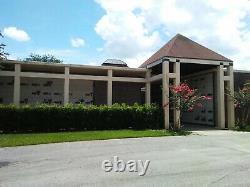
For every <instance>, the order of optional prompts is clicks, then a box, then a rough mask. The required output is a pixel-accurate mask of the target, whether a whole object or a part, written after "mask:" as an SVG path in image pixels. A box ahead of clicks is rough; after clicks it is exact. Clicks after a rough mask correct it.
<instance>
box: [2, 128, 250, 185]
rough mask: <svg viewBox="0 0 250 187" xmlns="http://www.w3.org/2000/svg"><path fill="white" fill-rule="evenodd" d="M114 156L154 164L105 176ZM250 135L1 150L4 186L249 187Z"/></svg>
mask: <svg viewBox="0 0 250 187" xmlns="http://www.w3.org/2000/svg"><path fill="white" fill-rule="evenodd" d="M114 156H118V157H119V159H121V160H124V161H128V160H143V161H145V160H150V164H149V167H148V170H147V173H146V175H145V176H139V175H138V173H135V172H128V171H125V172H123V173H119V172H114V171H111V172H105V171H104V170H103V169H102V161H103V160H107V159H108V160H111V161H112V160H113V157H114ZM249 176H250V133H243V132H233V131H221V130H207V131H197V132H195V133H194V134H193V135H189V136H178V137H159V138H139V139H122V140H105V141H88V142H73V143H58V144H47V145H34V146H25V147H16V148H1V149H0V186H18V187H19V186H24V187H29V186H32V187H34V186H239V185H241V186H250V177H249Z"/></svg>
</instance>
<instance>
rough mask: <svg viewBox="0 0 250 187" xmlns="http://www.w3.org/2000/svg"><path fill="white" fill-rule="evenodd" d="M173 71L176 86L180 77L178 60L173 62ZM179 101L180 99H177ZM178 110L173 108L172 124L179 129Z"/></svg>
mask: <svg viewBox="0 0 250 187" xmlns="http://www.w3.org/2000/svg"><path fill="white" fill-rule="evenodd" d="M174 73H175V79H174V85H175V86H178V85H180V81H181V80H180V79H181V75H180V74H181V73H180V62H175V63H174ZM179 102H180V101H179ZM180 116H181V115H180V110H175V109H174V125H175V129H180V127H181V122H180Z"/></svg>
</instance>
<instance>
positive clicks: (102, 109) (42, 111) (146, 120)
mask: <svg viewBox="0 0 250 187" xmlns="http://www.w3.org/2000/svg"><path fill="white" fill-rule="evenodd" d="M129 128H132V129H161V128H163V125H162V110H161V109H160V108H159V107H158V106H156V105H138V104H134V105H132V106H129V105H125V104H114V105H112V106H105V105H103V106H95V105H89V106H87V105H82V104H80V105H73V104H68V105H65V106H59V105H45V104H41V105H32V106H31V105H23V106H20V107H16V106H14V105H0V131H2V132H4V133H10V132H56V131H74V130H75V131H78V130H109V129H129Z"/></svg>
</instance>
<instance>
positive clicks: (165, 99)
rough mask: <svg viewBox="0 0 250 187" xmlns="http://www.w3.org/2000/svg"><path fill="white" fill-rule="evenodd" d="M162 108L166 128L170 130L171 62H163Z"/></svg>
mask: <svg viewBox="0 0 250 187" xmlns="http://www.w3.org/2000/svg"><path fill="white" fill-rule="evenodd" d="M162 107H163V115H164V127H165V129H169V61H166V60H163V62H162Z"/></svg>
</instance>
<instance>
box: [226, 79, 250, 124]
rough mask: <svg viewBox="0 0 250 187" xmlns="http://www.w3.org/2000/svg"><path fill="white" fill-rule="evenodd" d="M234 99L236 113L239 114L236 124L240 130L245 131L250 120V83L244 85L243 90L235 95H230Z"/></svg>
mask: <svg viewBox="0 0 250 187" xmlns="http://www.w3.org/2000/svg"><path fill="white" fill-rule="evenodd" d="M229 95H230V96H231V97H233V99H234V106H235V108H236V112H237V113H238V115H237V116H238V118H237V119H236V124H237V125H238V127H239V128H240V129H244V128H246V127H247V126H250V124H248V122H249V118H250V83H247V84H245V85H244V87H243V88H242V89H239V91H236V92H234V95H232V94H230V93H229Z"/></svg>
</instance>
